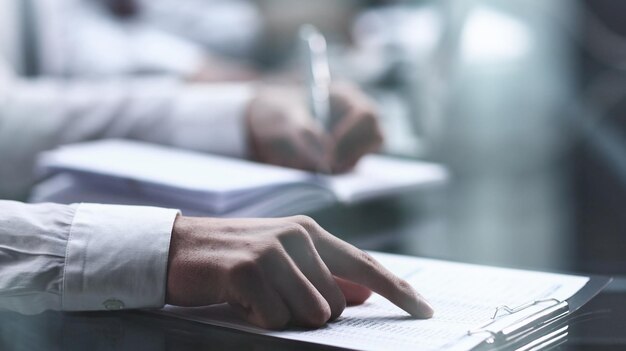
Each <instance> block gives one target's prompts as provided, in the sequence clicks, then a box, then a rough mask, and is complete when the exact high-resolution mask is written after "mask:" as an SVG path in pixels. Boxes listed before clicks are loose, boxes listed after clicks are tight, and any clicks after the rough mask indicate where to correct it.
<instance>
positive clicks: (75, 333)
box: [0, 281, 626, 351]
mask: <svg viewBox="0 0 626 351" xmlns="http://www.w3.org/2000/svg"><path fill="white" fill-rule="evenodd" d="M619 283H620V282H619V281H618V282H617V284H619ZM625 302H626V291H623V290H622V291H620V289H610V288H609V289H608V290H607V291H606V292H604V293H602V294H600V295H599V296H597V297H596V298H595V299H594V300H592V301H591V302H590V303H589V304H588V305H586V306H585V307H583V308H582V309H581V310H579V311H578V312H577V313H576V314H575V318H573V319H572V322H571V323H570V331H571V332H570V335H569V339H568V342H567V343H566V344H565V345H563V346H561V349H562V350H623V349H626V303H625ZM295 348H297V349H298V350H332V349H333V348H330V347H325V346H319V345H312V344H303V343H295V342H293V341H286V340H279V339H275V338H269V337H264V336H258V335H251V334H246V333H242V332H237V331H231V330H227V329H223V328H217V327H211V326H206V325H201V324H198V323H193V322H186V321H180V320H176V319H172V318H167V317H158V316H153V315H150V314H146V313H141V312H99V313H59V312H46V313H44V314H41V315H38V316H21V315H18V314H15V313H6V312H5V313H0V350H32V351H40V350H41V351H44V350H45V351H54V350H129V351H130V350H132V351H141V350H151V351H152V350H240V349H241V350H251V349H254V350H292V349H295Z"/></svg>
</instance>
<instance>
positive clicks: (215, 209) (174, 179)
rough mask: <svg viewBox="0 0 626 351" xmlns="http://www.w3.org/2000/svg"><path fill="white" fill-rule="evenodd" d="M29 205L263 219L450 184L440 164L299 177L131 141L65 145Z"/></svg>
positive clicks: (383, 161) (401, 163)
mask: <svg viewBox="0 0 626 351" xmlns="http://www.w3.org/2000/svg"><path fill="white" fill-rule="evenodd" d="M37 165H38V171H39V174H40V175H41V176H42V177H45V178H46V180H45V181H44V182H42V183H41V184H39V185H38V186H37V187H36V188H35V189H34V192H33V195H32V197H31V199H30V200H31V202H57V203H75V202H100V203H117V204H129V205H150V206H162V207H174V208H178V209H181V210H182V211H183V213H185V214H187V215H203V216H230V217H265V216H287V215H294V214H300V213H305V212H310V211H313V210H316V209H319V208H323V207H325V206H328V205H332V204H334V203H337V202H341V203H345V204H352V203H355V202H358V201H364V200H369V199H373V198H377V197H380V196H389V195H394V194H396V195H397V194H403V193H405V192H406V191H407V190H415V189H418V188H422V187H432V186H438V185H441V184H444V183H445V182H446V180H447V177H448V176H447V172H446V170H445V168H443V167H442V166H440V165H437V164H432V163H427V162H418V161H415V160H405V159H399V158H394V157H388V156H380V155H368V156H365V157H364V158H363V159H362V160H361V162H359V164H358V165H357V167H356V168H355V169H354V170H353V171H352V172H349V173H347V174H343V175H338V176H321V175H317V174H312V173H310V172H305V171H301V170H295V169H289V168H284V167H277V166H272V165H266V164H260V163H255V162H250V161H247V160H241V159H233V158H227V157H222V156H216V155H208V154H202V153H197V152H191V151H185V150H180V149H176V148H171V147H164V146H158V145H153V144H147V143H140V142H131V141H126V140H105V141H96V142H87V143H81V144H75V145H69V146H63V147H61V148H59V149H57V150H53V151H50V152H46V153H43V154H42V155H41V156H40V157H39V160H38V162H37Z"/></svg>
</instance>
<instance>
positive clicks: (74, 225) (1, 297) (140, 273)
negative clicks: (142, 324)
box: [0, 200, 178, 314]
mask: <svg viewBox="0 0 626 351" xmlns="http://www.w3.org/2000/svg"><path fill="white" fill-rule="evenodd" d="M177 214H178V211H176V210H168V209H160V208H153V207H133V206H117V205H95V204H81V205H72V206H65V205H55V204H41V205H26V204H22V203H19V202H12V201H2V200H0V309H4V310H11V311H16V312H20V313H23V314H35V313H40V312H42V311H44V310H50V309H51V310H65V311H93V310H114V309H135V308H159V307H162V306H163V304H164V303H165V291H166V279H167V260H168V254H169V244H170V237H171V232H172V228H173V223H174V220H175V218H176V216H177Z"/></svg>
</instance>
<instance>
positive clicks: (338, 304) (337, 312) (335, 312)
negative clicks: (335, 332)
mask: <svg viewBox="0 0 626 351" xmlns="http://www.w3.org/2000/svg"><path fill="white" fill-rule="evenodd" d="M346 305H347V303H346V299H345V298H343V295H342V296H341V298H338V299H337V300H336V301H334V302H332V305H331V307H330V309H331V314H330V318H329V319H332V320H334V319H337V318H339V316H341V314H342V313H343V311H344V310H345V309H346Z"/></svg>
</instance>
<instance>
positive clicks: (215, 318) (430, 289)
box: [162, 252, 589, 351]
mask: <svg viewBox="0 0 626 351" xmlns="http://www.w3.org/2000/svg"><path fill="white" fill-rule="evenodd" d="M371 254H372V255H373V256H374V257H375V258H376V259H377V260H379V261H380V262H381V263H382V264H383V265H385V266H386V267H387V268H388V269H390V270H391V271H392V272H394V273H396V274H397V275H398V276H401V277H403V278H404V279H406V280H407V281H408V282H409V283H411V284H412V285H413V286H414V287H415V289H416V290H417V291H419V292H420V293H421V294H422V295H424V297H426V299H428V301H429V302H430V303H431V304H432V305H433V306H434V308H435V316H434V317H433V318H431V319H428V320H416V319H413V318H411V317H409V316H408V315H407V314H406V313H405V312H404V311H402V310H401V309H399V308H398V307H396V306H395V305H393V304H391V303H390V302H388V301H387V300H385V299H384V298H382V297H380V296H379V295H376V294H374V295H373V296H372V297H371V298H370V299H369V300H368V301H367V302H366V303H365V304H363V305H361V306H355V307H348V308H346V310H345V311H344V313H343V314H342V316H341V317H340V318H339V319H338V320H337V321H335V322H332V323H329V324H327V325H326V326H325V327H323V328H321V329H317V330H304V329H288V330H285V331H278V332H277V331H267V330H263V329H259V328H256V327H254V326H251V325H249V324H247V323H245V322H244V321H242V320H240V319H239V318H238V317H237V316H236V315H235V314H234V313H233V312H232V311H231V310H230V309H229V307H228V306H227V305H219V306H212V307H201V308H179V307H173V306H166V307H165V308H164V309H163V310H162V312H163V313H165V314H168V315H173V316H175V317H178V318H183V319H188V320H194V321H198V322H202V323H207V324H213V325H219V326H224V327H229V328H235V329H239V330H243V331H248V332H252V333H258V334H264V335H269V336H275V337H279V338H286V339H293V340H300V341H307V342H312V343H317V344H325V345H332V346H338V347H345V348H350V349H359V350H391V349H393V350H394V351H399V350H409V349H410V350H416V349H418V350H442V349H444V350H469V349H471V348H473V347H475V346H477V345H478V344H480V343H481V342H482V341H483V340H484V339H485V338H486V336H487V335H485V334H484V333H483V334H476V335H473V336H469V335H468V331H470V330H475V329H477V328H480V327H482V326H484V325H485V324H487V323H489V322H491V318H492V317H493V315H494V312H495V310H496V308H497V307H498V306H502V305H507V306H510V307H517V306H521V305H524V304H526V303H528V302H532V301H536V300H544V299H551V298H554V299H558V300H561V301H562V300H566V299H568V298H570V297H571V296H573V295H574V294H576V292H578V291H579V290H580V289H581V288H582V287H583V286H585V284H586V283H587V281H588V280H589V279H588V278H586V277H578V276H570V275H561V274H552V273H541V272H532V271H522V270H513V269H505V268H495V267H485V266H477V265H469V264H461V263H452V262H445V261H438V260H430V259H421V258H414V257H408V256H398V255H390V254H382V253H375V252H371ZM545 307H546V306H545V305H544V306H541V305H537V306H533V307H531V308H528V309H525V310H524V311H521V312H518V313H515V314H513V315H507V314H506V313H501V314H500V315H499V316H498V317H497V321H496V323H495V324H494V325H492V326H490V329H493V328H496V329H498V326H499V325H500V326H501V327H503V326H505V325H508V324H510V323H511V322H515V321H517V320H519V319H520V318H524V316H528V315H531V314H533V313H535V312H537V311H539V310H541V309H543V308H545Z"/></svg>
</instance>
